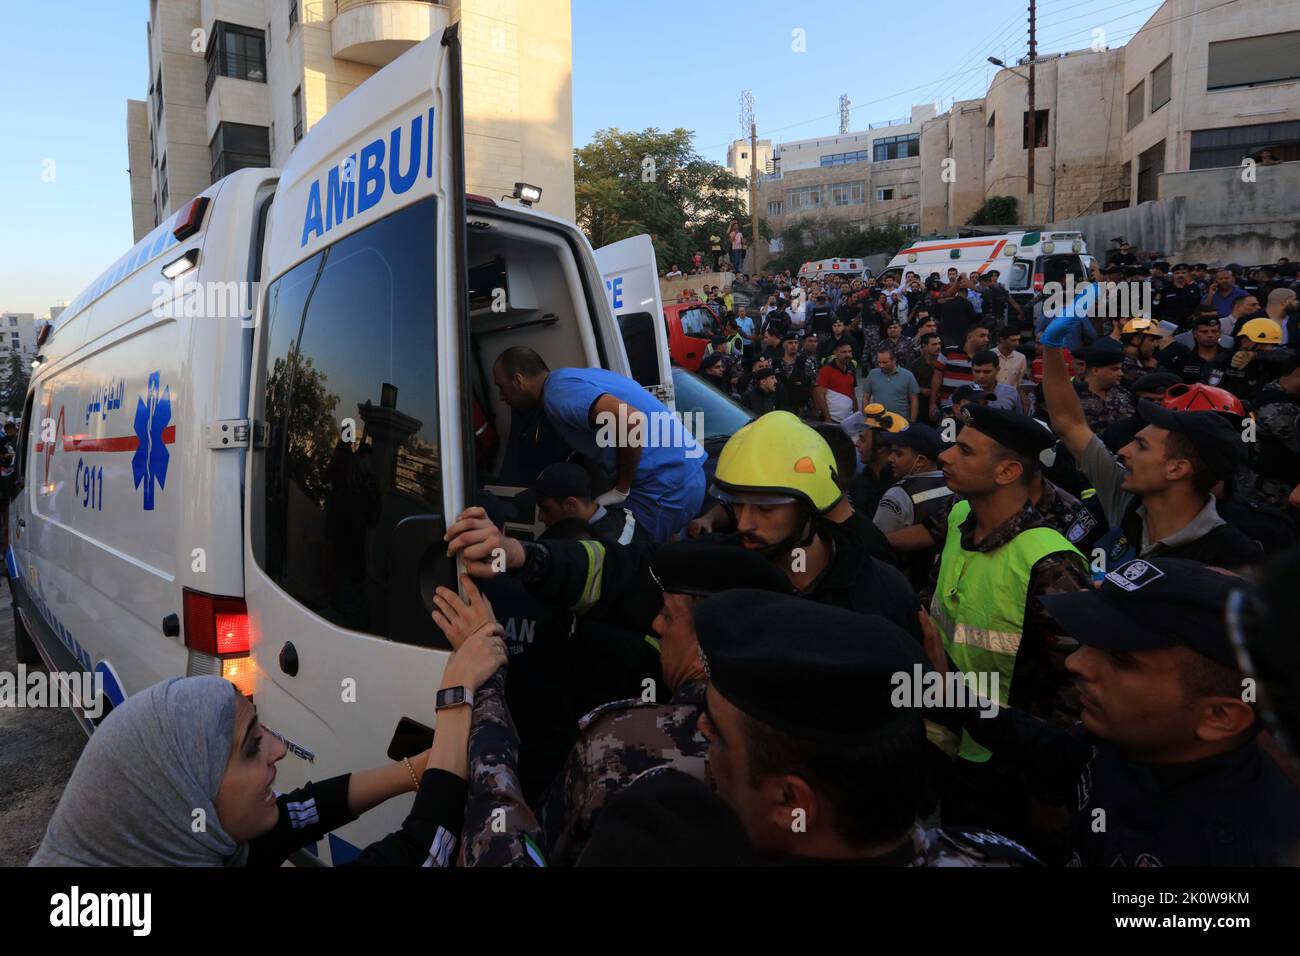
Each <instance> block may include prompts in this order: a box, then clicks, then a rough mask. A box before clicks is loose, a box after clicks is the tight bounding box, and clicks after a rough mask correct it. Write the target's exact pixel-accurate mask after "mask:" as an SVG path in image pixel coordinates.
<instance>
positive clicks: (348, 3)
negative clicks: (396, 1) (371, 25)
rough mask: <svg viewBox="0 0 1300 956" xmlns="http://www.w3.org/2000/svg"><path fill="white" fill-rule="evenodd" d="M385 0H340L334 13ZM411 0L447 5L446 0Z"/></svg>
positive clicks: (413, 0) (337, 13) (412, 0)
mask: <svg viewBox="0 0 1300 956" xmlns="http://www.w3.org/2000/svg"><path fill="white" fill-rule="evenodd" d="M384 2H385V0H338V2H337V3H336V4H335V7H336V9H335V11H334V15H335V16H338V15H339V14H340V13H346V12H347V11H348V10H351V9H352V8H353V7H364V6H365V5H366V4H368V3H384ZM411 2H413V3H431V4H433V5H434V6H445V5H446V0H411Z"/></svg>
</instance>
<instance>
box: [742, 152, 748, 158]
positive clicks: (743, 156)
mask: <svg viewBox="0 0 1300 956" xmlns="http://www.w3.org/2000/svg"><path fill="white" fill-rule="evenodd" d="M740 158H741V159H749V153H741V154H740Z"/></svg>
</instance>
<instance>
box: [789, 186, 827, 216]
mask: <svg viewBox="0 0 1300 956" xmlns="http://www.w3.org/2000/svg"><path fill="white" fill-rule="evenodd" d="M785 199H786V204H787V205H788V206H789V207H790V211H791V212H795V211H796V210H799V209H820V208H822V206H823V205H824V204H825V200H824V198H823V188H822V187H821V186H804V187H803V188H802V189H791V190H789V191H787V192H786V196H785Z"/></svg>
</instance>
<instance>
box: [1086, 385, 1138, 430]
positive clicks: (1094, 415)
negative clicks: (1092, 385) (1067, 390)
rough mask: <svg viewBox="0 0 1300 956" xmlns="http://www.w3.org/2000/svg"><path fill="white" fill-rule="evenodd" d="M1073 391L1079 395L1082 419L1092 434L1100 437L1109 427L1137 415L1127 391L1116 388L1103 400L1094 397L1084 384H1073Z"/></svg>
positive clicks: (1131, 397)
mask: <svg viewBox="0 0 1300 956" xmlns="http://www.w3.org/2000/svg"><path fill="white" fill-rule="evenodd" d="M1074 390H1075V391H1076V392H1077V393H1078V395H1079V403H1080V404H1081V405H1082V406H1083V417H1084V418H1086V419H1087V420H1088V427H1089V428H1091V429H1092V430H1093V433H1094V434H1097V435H1100V434H1101V433H1102V432H1104V431H1105V430H1106V429H1107V428H1109V427H1110V426H1111V425H1114V424H1115V423H1116V422H1118V421H1122V420H1123V419H1125V418H1130V417H1132V416H1133V415H1135V414H1136V413H1137V408H1136V406H1135V405H1134V404H1133V396H1132V395H1130V394H1129V393H1128V390H1127V389H1124V388H1120V387H1118V386H1116V387H1115V388H1112V389H1111V390H1110V391H1108V392H1107V393H1106V397H1105V398H1104V399H1103V398H1101V397H1100V396H1097V395H1094V394H1093V392H1092V390H1091V389H1089V388H1088V386H1087V385H1086V384H1085V383H1084V382H1075V383H1074Z"/></svg>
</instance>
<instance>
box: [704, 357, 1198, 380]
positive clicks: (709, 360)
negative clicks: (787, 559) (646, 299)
mask: <svg viewBox="0 0 1300 956" xmlns="http://www.w3.org/2000/svg"><path fill="white" fill-rule="evenodd" d="M723 361H724V358H723V355H722V353H721V352H710V353H709V354H708V355H706V356H704V358H702V359H700V371H701V372H707V371H708V370H709V369H711V368H713V366H715V365H721V364H722V362H723ZM1180 381H1181V379H1180Z"/></svg>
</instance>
